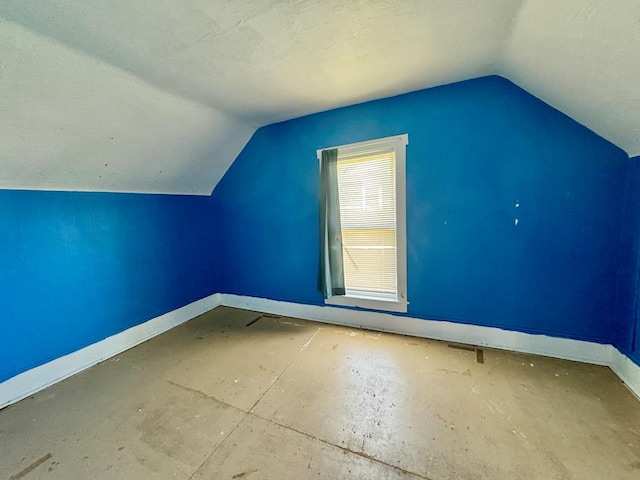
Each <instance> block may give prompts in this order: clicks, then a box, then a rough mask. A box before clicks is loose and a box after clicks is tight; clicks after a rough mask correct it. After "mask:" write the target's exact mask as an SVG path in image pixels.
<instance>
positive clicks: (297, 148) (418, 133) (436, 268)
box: [213, 77, 628, 343]
mask: <svg viewBox="0 0 640 480" xmlns="http://www.w3.org/2000/svg"><path fill="white" fill-rule="evenodd" d="M401 133H408V134H409V146H408V149H407V224H408V295H409V301H410V305H409V311H408V315H410V316H413V317H418V318H425V319H442V320H452V321H457V322H463V323H472V324H478V325H488V326H497V327H502V328H507V329H511V330H517V331H524V332H530V333H545V334H549V335H555V336H562V337H567V338H577V339H584V340H591V341H596V342H604V343H610V342H612V341H613V340H614V339H617V338H620V337H621V336H624V332H622V330H624V329H625V328H626V325H624V324H623V322H621V321H620V319H619V318H617V317H616V311H615V304H616V298H617V294H618V293H617V290H616V285H617V284H616V275H617V266H618V249H619V245H620V239H619V227H620V222H621V220H622V213H621V211H622V209H621V205H622V203H623V196H624V187H625V174H626V168H627V163H628V158H627V155H626V154H625V153H624V152H623V151H622V150H620V149H619V148H617V147H615V146H614V145H612V144H611V143H609V142H607V141H605V140H603V139H602V138H601V137H599V136H597V135H596V134H594V133H593V132H591V131H590V130H588V129H587V128H585V127H583V126H581V125H580V124H578V123H576V122H575V121H573V120H572V119H570V118H568V117H567V116H565V115H563V114H562V113H560V112H558V111H557V110H555V109H553V108H551V107H549V106H548V105H546V104H545V103H543V102H541V101H540V100H538V99H536V98H535V97H533V96H531V95H529V94H528V93H526V92H525V91H523V90H522V89H520V88H518V87H517V86H515V85H514V84H513V83H511V82H509V81H507V80H505V79H503V78H500V77H486V78H482V79H476V80H471V81H466V82H462V83H457V84H453V85H448V86H443V87H438V88H434V89H429V90H423V91H419V92H414V93H411V94H407V95H402V96H398V97H394V98H388V99H384V100H379V101H374V102H368V103H365V104H361V105H355V106H351V107H346V108H341V109H337V110H333V111H329V112H324V113H320V114H316V115H311V116H306V117H302V118H298V119H294V120H291V121H287V122H284V123H280V124H274V125H270V126H267V127H263V128H261V129H259V130H258V131H257V132H256V133H255V134H254V136H253V138H252V139H251V141H250V142H249V143H248V145H247V146H246V147H245V149H244V150H243V151H242V153H241V154H240V155H239V156H238V158H237V159H236V161H235V162H234V164H233V165H232V167H231V168H230V169H229V171H228V172H227V174H226V175H225V176H224V178H223V179H222V181H221V182H220V183H219V184H218V186H217V187H216V189H215V190H214V192H213V200H214V202H215V206H216V207H215V208H216V211H217V212H218V220H219V226H220V228H221V231H223V232H224V235H223V236H222V238H221V243H220V253H221V259H220V266H221V268H222V270H223V271H224V272H225V275H224V276H223V278H222V288H223V291H224V292H226V293H234V294H240V295H250V296H256V297H264V298H271V299H275V300H284V301H290V302H299V303H305V304H314V305H322V303H323V301H322V298H321V296H320V294H319V293H318V292H316V271H317V270H316V268H317V260H316V259H317V245H318V241H317V236H318V234H317V205H318V186H317V185H318V164H317V160H316V153H315V152H316V149H318V148H323V147H328V146H333V145H340V144H344V143H350V142H357V141H362V140H368V139H371V138H377V137H384V136H389V135H394V134H401ZM516 203H519V205H520V207H519V208H516V207H515V205H516ZM515 219H518V221H519V223H518V225H515Z"/></svg>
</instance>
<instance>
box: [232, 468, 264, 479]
mask: <svg viewBox="0 0 640 480" xmlns="http://www.w3.org/2000/svg"><path fill="white" fill-rule="evenodd" d="M257 471H258V470H256V469H255V468H254V469H252V470H247V471H246V472H241V473H236V474H235V475H234V476H233V477H231V478H234V479H237V478H245V477H247V476H249V475H251V474H252V473H256V472H257Z"/></svg>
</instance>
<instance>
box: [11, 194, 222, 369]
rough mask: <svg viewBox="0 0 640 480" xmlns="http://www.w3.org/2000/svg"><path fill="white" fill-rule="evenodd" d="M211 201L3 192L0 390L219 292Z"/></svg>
mask: <svg viewBox="0 0 640 480" xmlns="http://www.w3.org/2000/svg"><path fill="white" fill-rule="evenodd" d="M217 234H218V232H217V231H216V229H215V222H214V218H213V210H212V208H211V199H210V198H209V197H188V196H166V195H130V194H105V193H64V192H34V191H8V190H0V316H1V320H0V381H3V380H6V379H7V378H9V377H11V376H14V375H16V374H18V373H20V372H23V371H25V370H27V369H29V368H32V367H35V366H38V365H40V364H43V363H45V362H47V361H49V360H52V359H54V358H57V357H59V356H61V355H64V354H67V353H70V352H72V351H74V350H77V349H79V348H81V347H84V346H86V345H89V344H91V343H94V342H96V341H99V340H102V339H103V338H106V337H107V336H109V335H112V334H114V333H118V332H120V331H122V330H125V329H126V328H129V327H131V326H134V325H137V324H139V323H142V322H144V321H146V320H149V319H151V318H153V317H156V316H158V315H160V314H163V313H166V312H168V311H171V310H174V309H176V308H178V307H182V306H183V305H186V304H188V303H190V302H192V301H195V300H198V299H200V298H203V297H205V296H207V295H210V294H212V293H215V292H217V291H219V288H220V287H219V279H220V277H219V274H220V271H219V269H218V268H217V265H216V261H217V260H216V259H217V255H216V254H215V252H216V242H217Z"/></svg>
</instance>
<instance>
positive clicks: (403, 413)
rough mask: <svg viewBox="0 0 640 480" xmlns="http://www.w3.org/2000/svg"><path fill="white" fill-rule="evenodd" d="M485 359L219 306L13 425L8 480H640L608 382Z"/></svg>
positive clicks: (629, 413)
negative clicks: (420, 479) (419, 479)
mask: <svg viewBox="0 0 640 480" xmlns="http://www.w3.org/2000/svg"><path fill="white" fill-rule="evenodd" d="M256 319H257V321H255V323H253V324H251V325H249V326H246V325H247V324H249V323H251V322H252V321H254V320H256ZM482 353H483V354H484V355H483V356H484V358H483V359H479V358H478V353H477V352H476V351H473V350H464V349H459V348H452V347H450V346H449V345H447V344H446V343H443V342H438V341H431V340H424V339H418V338H412V337H404V336H400V335H391V334H380V333H375V332H368V331H363V330H354V329H350V328H343V327H337V326H332V325H325V324H319V323H312V322H306V321H302V320H295V319H287V318H280V317H272V316H263V315H261V314H259V313H255V312H249V311H243V310H236V309H230V308H225V307H220V308H217V309H215V310H213V311H211V312H209V313H207V314H205V315H202V316H200V317H198V318H197V319H195V320H193V321H191V322H188V323H187V324H184V325H182V326H181V327H178V328H176V329H174V330H172V331H170V332H168V333H165V334H164V335H161V336H159V337H156V338H155V339H153V340H151V341H148V342H146V343H144V344H142V345H140V346H138V347H136V348H134V349H131V350H129V351H127V352H125V353H123V354H121V355H118V356H117V357H114V358H112V359H110V360H108V361H106V362H104V363H102V364H100V365H98V366H96V367H94V368H92V369H90V370H87V371H85V372H83V373H81V374H79V375H76V376H75V377H73V378H70V379H68V380H66V381H64V382H61V383H59V384H57V385H55V386H53V387H51V388H48V389H47V390H44V391H42V392H40V393H39V394H37V395H34V396H33V397H30V398H28V399H26V400H23V401H22V402H19V403H18V404H15V405H13V406H11V407H8V408H5V409H4V410H2V411H0V478H9V479H19V478H25V479H27V480H36V479H65V480H74V479H83V480H84V479H91V480H99V479H107V478H108V479H123V480H124V479H169V478H177V479H198V480H202V479H231V480H234V479H236V480H237V479H248V480H257V479H306V478H319V479H341V478H363V479H418V478H422V479H425V478H427V479H432V480H443V479H491V480H496V479H510V480H513V479H527V480H531V479H545V480H551V479H580V480H583V479H607V480H613V479H616V480H624V479H629V480H631V479H633V480H638V479H640V402H638V400H637V399H636V398H635V397H633V395H632V394H631V393H630V392H629V391H628V390H627V389H626V388H625V387H624V386H623V385H622V384H621V382H620V381H619V380H618V378H617V377H616V376H615V375H614V374H613V373H612V372H611V371H610V370H609V369H607V368H605V367H598V366H593V365H584V364H579V363H575V362H568V361H563V360H555V359H550V358H544V357H536V356H533V355H520V354H515V353H509V352H502V351H496V350H484V351H483V352H482ZM478 360H484V363H479V362H478Z"/></svg>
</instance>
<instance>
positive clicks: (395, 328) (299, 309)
mask: <svg viewBox="0 0 640 480" xmlns="http://www.w3.org/2000/svg"><path fill="white" fill-rule="evenodd" d="M221 303H222V305H227V306H229V307H237V308H244V309H247V310H257V311H259V312H265V313H273V314H277V315H283V316H287V317H296V318H303V319H306V320H316V321H320V322H325V323H332V324H336V325H345V326H350V327H362V328H367V329H369V330H375V331H382V332H392V333H401V334H405V335H412V336H415V337H425V338H433V339H435V340H444V341H449V342H457V343H467V344H470V345H479V346H484V347H491V348H498V349H501V350H513V351H516V352H522V353H533V354H536V355H544V356H547V357H555V358H562V359H566V360H576V361H579V362H585V363H594V364H597V365H609V363H610V361H611V346H610V345H602V344H599V343H592V342H584V341H581V340H571V339H566V338H557V337H549V336H546V335H533V334H529V333H521V332H514V331H510V330H502V329H500V328H494V327H482V326H478V325H468V324H462V323H454V322H444V321H434V320H421V319H418V318H412V317H403V316H395V315H391V314H388V313H379V312H370V311H362V310H349V309H344V308H336V307H319V306H317V305H303V304H299V303H289V302H280V301H276V300H268V299H264V298H254V297H243V296H238V295H229V294H222V296H221Z"/></svg>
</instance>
